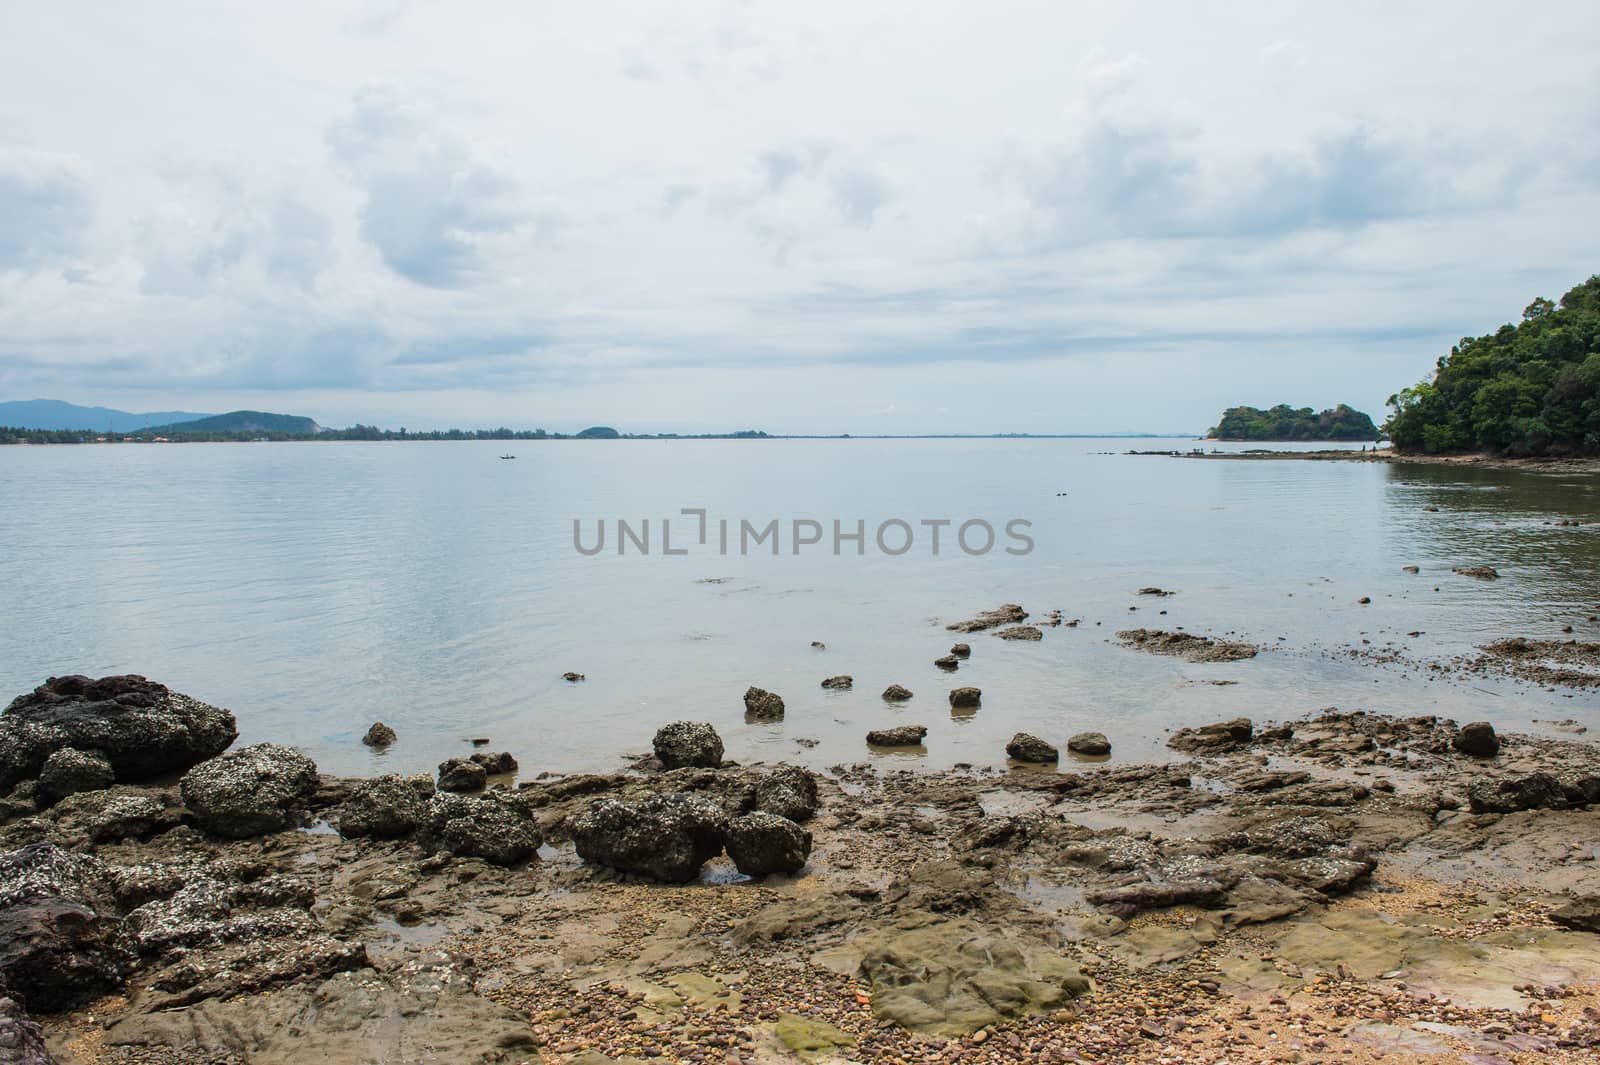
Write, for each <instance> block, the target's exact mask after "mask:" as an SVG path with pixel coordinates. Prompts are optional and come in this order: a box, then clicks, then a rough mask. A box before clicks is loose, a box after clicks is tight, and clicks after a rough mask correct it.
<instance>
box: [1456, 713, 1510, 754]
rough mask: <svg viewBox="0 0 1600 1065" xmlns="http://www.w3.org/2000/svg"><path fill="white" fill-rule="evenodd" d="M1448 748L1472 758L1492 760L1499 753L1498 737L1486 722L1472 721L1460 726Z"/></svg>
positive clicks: (1492, 727) (1491, 726)
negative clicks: (1450, 747)
mask: <svg viewBox="0 0 1600 1065" xmlns="http://www.w3.org/2000/svg"><path fill="white" fill-rule="evenodd" d="M1450 746H1452V747H1454V748H1455V749H1456V750H1458V751H1460V752H1461V753H1462V754H1467V755H1471V756H1472V757H1474V758H1493V757H1494V756H1495V755H1497V754H1499V753H1500V737H1499V736H1496V735H1495V734H1494V726H1493V725H1491V724H1489V722H1487V721H1472V722H1469V723H1467V724H1465V725H1462V726H1461V731H1459V732H1457V733H1456V734H1455V738H1454V739H1452V740H1451V741H1450Z"/></svg>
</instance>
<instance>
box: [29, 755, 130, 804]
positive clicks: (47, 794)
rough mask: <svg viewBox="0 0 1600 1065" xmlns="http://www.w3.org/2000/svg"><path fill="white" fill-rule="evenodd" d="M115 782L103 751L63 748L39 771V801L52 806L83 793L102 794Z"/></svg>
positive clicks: (46, 761) (48, 759)
mask: <svg viewBox="0 0 1600 1065" xmlns="http://www.w3.org/2000/svg"><path fill="white" fill-rule="evenodd" d="M115 781H116V773H115V772H114V771H113V770H112V768H111V762H110V761H109V760H108V759H107V758H106V756H105V755H103V754H101V753H100V752H99V751H80V750H78V749H77V748H76V747H62V748H61V749H60V750H57V751H51V752H50V757H48V758H46V759H45V760H44V766H43V767H42V768H41V769H40V770H39V798H40V800H41V801H42V802H43V803H44V804H45V805H47V806H48V805H51V804H54V803H57V802H60V801H61V800H62V799H65V798H66V797H67V796H68V795H76V794H77V793H78V792H80V791H101V790H103V789H105V788H109V787H110V786H111V785H112V784H113V783H114V782H115Z"/></svg>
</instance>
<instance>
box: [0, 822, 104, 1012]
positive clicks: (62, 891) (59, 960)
mask: <svg viewBox="0 0 1600 1065" xmlns="http://www.w3.org/2000/svg"><path fill="white" fill-rule="evenodd" d="M118 925H119V921H118V919H117V917H116V916H115V905H114V902H113V900H112V896H111V886H110V881H109V879H108V878H107V876H106V871H105V867H104V866H102V865H101V864H100V863H99V862H98V861H96V860H95V859H93V858H89V857H85V856H83V855H77V854H73V853H71V852H70V851H66V850H63V849H62V848H60V847H57V846H55V845H54V844H50V843H40V844H34V845H32V846H28V847H23V848H22V849H21V850H14V851H9V852H7V853H5V854H0V980H4V982H5V983H6V984H7V985H9V987H10V989H11V990H12V991H13V992H15V993H17V994H20V995H22V997H23V999H24V1000H25V1001H28V1002H33V1003H38V1004H45V1005H48V1007H49V1008H50V1009H52V1010H62V1009H67V1008H69V1007H71V1006H75V1005H78V1004H80V1003H82V1002H85V1001H87V1000H89V999H92V998H95V997H97V996H99V995H101V994H104V993H105V992H107V991H110V990H112V989H114V988H116V987H117V986H118V985H120V984H121V983H122V975H123V971H124V968H125V965H126V961H127V959H126V956H125V955H124V954H123V952H122V950H121V949H120V948H119V947H118V946H117V943H116V933H117V930H118Z"/></svg>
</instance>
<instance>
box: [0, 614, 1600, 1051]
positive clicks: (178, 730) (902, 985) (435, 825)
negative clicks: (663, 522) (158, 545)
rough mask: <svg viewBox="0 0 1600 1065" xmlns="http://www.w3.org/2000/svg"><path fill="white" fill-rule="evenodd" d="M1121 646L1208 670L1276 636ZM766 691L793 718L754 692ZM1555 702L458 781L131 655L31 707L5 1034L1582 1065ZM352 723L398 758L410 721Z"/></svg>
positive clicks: (1571, 796)
mask: <svg viewBox="0 0 1600 1065" xmlns="http://www.w3.org/2000/svg"><path fill="white" fill-rule="evenodd" d="M1161 591H1162V590H1161V589H1153V588H1152V589H1149V590H1148V594H1156V593H1158V592H1161ZM1026 620H1029V614H1028V612H1027V611H1026V610H1024V609H1023V608H1022V607H1021V606H1019V605H1016V604H1006V605H1004V606H1002V607H1000V608H998V609H996V610H991V611H986V612H984V613H981V614H979V615H977V616H976V617H974V618H972V619H970V620H967V621H957V622H954V623H952V624H949V625H946V626H945V628H946V630H948V631H947V632H941V633H939V636H940V637H942V639H941V640H940V646H943V644H944V643H945V642H946V641H948V640H950V639H959V640H962V641H968V642H962V643H958V644H956V645H955V647H953V648H952V653H953V654H955V655H956V656H957V657H958V658H959V659H960V660H961V661H966V660H968V659H970V658H972V657H973V656H977V657H978V658H981V657H982V656H983V654H984V651H983V647H982V641H983V640H984V639H985V638H986V637H989V636H994V637H997V638H1009V637H1007V633H1013V632H1015V631H1016V629H1017V625H1018V623H1019V622H1022V621H1026ZM1041 629H1043V630H1049V632H1050V633H1052V635H1050V636H1048V637H1046V638H1047V639H1059V638H1061V637H1060V636H1057V635H1053V634H1055V633H1063V632H1066V631H1068V629H1067V628H1066V627H1065V626H1063V625H1059V624H1057V623H1056V620H1055V619H1053V617H1051V616H1046V617H1045V618H1043V619H1040V620H1037V621H1036V623H1035V626H1034V631H1036V632H1037V631H1040V630H1041ZM1041 635H1042V633H1041ZM1117 638H1118V641H1119V643H1121V644H1122V645H1123V646H1125V647H1127V648H1128V649H1129V650H1128V653H1130V654H1140V653H1143V654H1162V655H1174V656H1177V657H1180V658H1182V659H1184V660H1185V661H1186V662H1188V663H1190V664H1191V668H1200V669H1227V668H1229V667H1230V664H1231V663H1237V662H1239V661H1241V660H1245V659H1248V658H1249V657H1251V656H1252V654H1253V653H1254V650H1255V648H1254V647H1252V646H1251V645H1248V644H1237V643H1231V642H1228V641H1222V640H1217V639H1212V638H1208V637H1202V636H1192V635H1186V634H1172V633H1160V632H1153V631H1150V630H1129V631H1126V632H1121V633H1118V634H1117ZM1502 644H1504V645H1506V646H1508V647H1510V648H1511V649H1510V651H1504V648H1502ZM1483 650H1484V652H1485V654H1486V655H1487V656H1489V657H1491V658H1493V659H1494V661H1493V662H1492V663H1489V664H1488V665H1487V666H1485V665H1483V664H1480V663H1463V664H1460V665H1457V666H1454V667H1451V668H1453V669H1454V670H1457V671H1459V672H1460V673H1461V676H1462V677H1463V679H1467V678H1471V677H1475V676H1478V675H1480V674H1481V672H1482V671H1483V670H1484V669H1485V668H1489V669H1500V668H1505V669H1508V670H1511V671H1513V672H1514V674H1516V675H1518V676H1519V677H1521V679H1522V682H1525V683H1539V684H1563V685H1573V686H1574V690H1578V689H1587V688H1589V687H1592V686H1594V685H1596V684H1600V668H1597V667H1600V644H1574V645H1572V647H1571V649H1570V651H1571V653H1570V655H1569V658H1571V660H1572V665H1571V668H1570V669H1569V671H1567V672H1564V673H1561V674H1559V675H1556V674H1550V673H1548V672H1527V673H1526V675H1525V676H1523V675H1522V674H1520V673H1516V671H1521V670H1525V669H1528V668H1532V667H1537V666H1538V664H1539V662H1540V661H1542V656H1543V655H1544V653H1545V652H1544V650H1543V649H1542V648H1541V647H1534V646H1533V645H1532V644H1530V643H1528V641H1518V640H1515V639H1513V640H1510V641H1501V643H1498V644H1494V645H1490V646H1488V647H1485V648H1484V649H1483ZM820 675H821V674H820V672H819V674H818V676H820ZM866 679H867V678H861V680H863V681H866ZM890 679H891V678H888V677H880V678H873V679H872V683H873V684H874V685H876V684H878V683H883V682H885V681H888V680H890ZM904 679H908V680H911V681H912V683H913V684H915V685H916V686H917V687H918V688H919V692H918V693H917V694H913V693H912V692H911V691H910V690H908V689H905V688H902V687H900V686H898V685H890V687H889V688H887V689H885V691H884V698H885V699H886V700H888V699H893V700H894V701H895V703H896V705H900V706H903V707H904V708H905V710H906V712H907V718H908V720H915V719H917V718H919V717H920V718H921V719H922V720H924V721H927V720H930V717H928V716H923V715H942V714H943V713H946V712H948V713H950V714H951V715H952V717H957V716H961V715H970V714H975V713H983V714H996V713H1005V712H1006V711H1005V708H1003V707H1000V706H986V705H984V703H983V699H982V693H981V692H980V691H979V690H978V689H976V688H972V687H951V686H950V685H951V684H953V683H954V681H949V682H946V683H945V684H943V685H938V686H935V687H937V688H938V690H934V691H922V690H920V689H923V688H926V687H928V685H926V684H919V683H917V682H916V681H915V678H904ZM810 682H811V683H817V679H816V678H815V677H814V678H812V679H811V681H810ZM844 682H851V683H853V682H854V678H847V677H830V678H826V679H823V680H821V683H822V685H823V686H824V687H826V686H828V685H830V684H832V685H838V684H840V683H844ZM944 688H949V691H948V697H947V695H946V692H945V691H944V690H943V689H944ZM728 698H729V700H730V702H734V701H736V700H737V699H738V698H739V695H738V693H737V691H730V692H729V693H728ZM947 701H948V703H949V707H948V709H947V708H946V706H945V703H946V702H947ZM744 706H745V712H746V715H747V718H749V719H759V720H767V721H775V720H782V719H783V717H784V714H785V708H784V701H783V699H782V696H781V694H780V693H775V692H768V691H764V690H762V689H759V688H755V687H752V688H750V689H749V690H748V691H746V692H745V693H744ZM919 707H920V708H921V709H918V708H919ZM668 716H670V715H668ZM791 717H792V715H791ZM793 723H794V724H798V725H800V727H801V728H802V729H803V727H804V725H803V722H801V721H799V720H798V719H796V720H794V721H793ZM1108 724H1109V723H1108ZM1538 724H1540V725H1541V727H1546V730H1547V731H1548V732H1554V733H1556V735H1553V736H1552V735H1532V734H1520V733H1506V734H1502V733H1498V732H1497V731H1496V730H1495V729H1494V728H1492V727H1491V726H1490V725H1489V724H1487V723H1483V722H1473V723H1467V724H1459V725H1458V724H1457V723H1456V722H1453V721H1450V720H1448V719H1446V718H1442V717H1437V716H1418V717H1393V716H1386V715H1382V714H1375V713H1367V712H1363V711H1360V710H1356V711H1341V710H1338V709H1335V708H1326V709H1322V710H1317V711H1311V712H1295V711H1293V710H1291V711H1290V712H1288V713H1287V714H1286V715H1285V716H1284V717H1283V718H1282V719H1281V720H1276V721H1272V722H1253V721H1250V720H1248V719H1244V718H1238V719H1234V720H1228V721H1219V722H1215V723H1212V724H1207V725H1201V726H1199V727H1194V728H1181V729H1176V730H1174V731H1172V732H1171V733H1170V735H1169V737H1168V741H1167V746H1168V748H1169V749H1170V751H1171V752H1172V753H1171V758H1170V760H1167V761H1157V762H1153V763H1139V764H1135V763H1129V762H1123V761H1118V760H1117V759H1116V756H1115V746H1116V744H1117V743H1118V742H1119V739H1120V738H1119V737H1118V736H1117V735H1116V734H1115V731H1114V728H1113V731H1112V734H1111V735H1110V736H1107V735H1104V734H1101V733H1084V734H1080V735H1077V736H1072V737H1070V738H1066V737H1060V738H1058V737H1054V736H1052V737H1049V738H1048V739H1047V738H1041V737H1038V736H1032V735H1027V734H1023V733H1018V734H1017V735H1016V736H1015V737H1013V738H1012V740H1011V741H1010V742H1009V743H1007V744H1006V745H1005V750H1004V752H1003V755H1002V753H1001V752H998V751H994V752H987V755H986V753H985V752H981V751H975V752H973V757H974V761H975V762H977V763H979V764H975V765H963V766H958V767H956V768H955V769H952V770H949V771H942V772H931V773H929V772H913V771H907V770H905V769H903V768H900V767H899V765H900V764H903V763H898V760H897V758H896V757H895V755H894V753H893V752H896V751H908V752H911V753H913V754H914V753H915V751H916V750H917V749H918V748H919V745H920V744H922V743H923V742H924V741H925V738H926V734H927V730H926V729H925V728H922V727H919V726H910V725H908V726H906V727H905V728H904V729H903V730H902V731H905V732H907V733H908V735H907V736H906V737H904V738H903V739H902V738H900V737H895V738H893V741H892V742H894V743H905V744H909V745H910V746H907V747H903V748H902V747H884V746H882V744H883V742H884V741H885V739H886V737H885V736H883V735H864V737H863V747H862V754H863V760H862V761H858V762H855V763H853V764H850V765H844V764H840V765H835V766H832V767H829V768H828V769H826V770H823V771H814V770H813V769H810V768H806V767H802V766H798V765H792V764H776V765H769V764H759V763H758V764H740V763H739V762H737V761H735V760H731V759H728V758H726V757H725V751H724V748H723V743H722V740H721V738H720V737H719V736H718V735H717V733H716V731H715V729H714V728H713V727H712V726H711V725H709V724H706V723H703V722H694V721H665V720H663V721H659V722H652V723H650V724H649V725H646V724H643V723H641V725H640V730H639V732H638V734H637V735H635V736H631V737H625V738H621V739H620V740H619V748H618V751H617V754H618V758H619V766H618V768H617V769H616V770H615V771H613V772H606V773H577V774H562V773H555V772H547V771H545V772H542V771H539V770H540V767H539V766H537V765H529V764H526V763H527V762H528V761H531V759H530V758H529V757H528V755H527V753H526V752H508V751H500V750H496V749H495V748H494V746H493V741H492V739H491V738H490V737H479V738H475V739H472V740H470V741H469V740H467V739H463V740H462V754H461V757H457V758H450V759H447V760H446V761H445V762H443V763H441V764H440V765H439V767H438V772H437V774H434V773H422V774H411V775H407V774H404V773H397V774H389V775H383V776H374V777H361V778H357V777H336V776H331V775H328V774H324V773H321V772H319V771H318V769H317V767H316V765H315V763H314V762H312V760H311V759H310V758H308V757H306V756H305V755H304V754H303V753H301V752H298V751H296V750H294V749H293V748H292V747H288V746H283V745H280V744H277V743H271V742H267V743H257V744H254V745H251V746H248V747H243V748H240V747H236V746H235V740H236V738H237V736H238V732H239V728H238V721H237V719H236V718H235V716H234V714H233V712H232V711H229V710H226V709H223V708H220V707H216V706H212V705H210V704H207V703H204V702H201V701H199V700H197V699H194V698H192V697H189V696H186V695H183V694H181V693H178V692H175V691H172V690H170V689H169V688H167V687H166V686H165V685H162V684H160V683H157V682H155V681H150V680H146V679H145V678H143V677H137V676H114V677H102V678H99V679H92V678H89V677H82V676H71V677H57V678H51V679H49V680H47V681H46V682H45V683H43V684H41V685H40V686H39V687H38V688H36V689H35V690H33V691H32V692H27V693H24V694H22V695H20V696H18V697H17V698H16V699H15V700H13V701H12V703H11V704H10V705H9V706H8V707H7V708H6V709H5V711H4V713H0V793H4V796H5V797H4V798H3V799H0V901H3V903H4V905H3V906H0V933H3V934H0V1034H3V1035H4V1036H5V1037H6V1038H7V1039H8V1040H9V1042H6V1043H3V1044H0V1045H4V1046H7V1047H11V1048H13V1049H16V1048H21V1050H22V1051H24V1052H28V1053H29V1054H30V1055H31V1056H25V1057H23V1058H22V1059H21V1060H22V1061H24V1062H26V1063H27V1065H47V1063H50V1062H52V1061H53V1062H54V1063H55V1065H145V1063H157V1062H159V1063H163V1065H217V1063H226V1065H248V1063H265V1065H287V1063H290V1062H299V1061H310V1060H319V1061H325V1062H327V1063H328V1065H359V1063H367V1062H373V1061H411V1060H420V1057H419V1054H421V1051H422V1050H423V1049H425V1048H430V1047H434V1048H437V1047H445V1046H448V1047H451V1048H453V1056H452V1059H451V1060H453V1061H457V1062H461V1063H463V1065H531V1063H534V1062H540V1063H548V1065H633V1063H636V1062H638V1061H642V1060H657V1061H662V1062H669V1063H674V1065H735V1063H737V1065H781V1063H804V1062H829V1061H834V1062H838V1061H843V1062H863V1063H872V1065H877V1063H884V1065H888V1063H902V1065H906V1063H914V1062H915V1063H925V1065H935V1063H938V1065H943V1063H956V1062H959V1063H962V1065H1010V1063H1015V1062H1018V1061H1030V1062H1032V1061H1038V1062H1046V1063H1052V1065H1061V1063H1069V1062H1083V1061H1106V1062H1116V1063H1118V1065H1124V1063H1148V1065H1159V1063H1162V1062H1171V1061H1183V1062H1186V1063H1219V1065H1220V1063H1222V1062H1283V1061H1311V1062H1315V1061H1341V1062H1353V1063H1357V1065H1375V1063H1378V1062H1382V1061H1386V1060H1392V1059H1393V1058H1394V1056H1396V1055H1408V1054H1423V1055H1429V1058H1428V1060H1437V1061H1465V1062H1479V1061H1485V1062H1486V1061H1489V1060H1505V1061H1509V1060H1511V1059H1513V1058H1515V1060H1518V1061H1522V1060H1524V1055H1535V1056H1536V1059H1537V1060H1538V1061H1541V1062H1546V1063H1549V1065H1577V1063H1580V1062H1590V1061H1593V1060H1594V1058H1593V1055H1594V1053H1595V1048H1596V1047H1600V935H1597V934H1596V933H1597V932H1600V837H1597V834H1596V832H1595V818H1596V817H1597V813H1596V810H1597V809H1600V747H1597V745H1596V744H1594V743H1593V742H1591V741H1588V740H1586V739H1584V738H1583V733H1584V731H1585V730H1584V728H1583V727H1582V726H1581V725H1580V724H1579V723H1577V722H1573V721H1565V722H1544V723H1538ZM657 725H659V728H658V729H657V730H656V731H655V734H654V738H653V740H652V739H651V737H650V729H651V728H653V727H655V726H657ZM1063 740H1064V742H1062V741H1063ZM351 742H356V741H355V740H352V741H351ZM360 742H363V743H366V744H367V745H368V746H370V747H373V748H374V749H375V750H381V751H383V752H386V755H385V756H386V757H388V758H391V759H394V760H396V761H398V762H401V763H404V760H405V759H404V752H405V745H406V736H405V735H404V734H403V731H402V732H401V733H397V732H396V730H394V729H392V728H389V727H388V726H387V725H384V724H383V723H381V722H379V723H374V724H373V726H372V727H371V729H369V730H368V731H367V734H366V736H365V737H364V738H363V739H362V740H361V741H360ZM874 743H877V744H878V746H873V744H874ZM1058 743H1060V745H1061V746H1060V747H1058V746H1057V744H1058ZM621 744H626V745H628V747H631V748H633V749H636V750H637V749H640V748H644V747H645V746H646V745H647V744H648V746H649V749H650V753H643V754H636V755H625V754H624V751H625V750H626V749H627V748H626V747H622V746H620V745H621ZM519 755H520V756H521V757H520V760H522V761H523V762H524V764H522V765H519V764H518V763H519ZM874 756H875V757H874ZM984 762H991V763H993V764H992V765H984V764H982V763H984ZM410 768H415V767H410ZM25 1008H26V1009H27V1010H31V1012H32V1014H33V1017H32V1018H31V1019H30V1018H29V1016H28V1014H27V1013H26V1012H24V1009H25ZM1497 1055H1498V1056H1497ZM1527 1060H1534V1059H1533V1058H1528V1059H1527Z"/></svg>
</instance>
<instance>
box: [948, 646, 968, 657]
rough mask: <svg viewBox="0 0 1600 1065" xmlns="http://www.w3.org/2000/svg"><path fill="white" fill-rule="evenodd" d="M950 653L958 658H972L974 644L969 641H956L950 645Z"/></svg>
mask: <svg viewBox="0 0 1600 1065" xmlns="http://www.w3.org/2000/svg"><path fill="white" fill-rule="evenodd" d="M950 653H951V654H952V655H954V656H955V657H957V658H971V657H972V645H971V644H969V643H954V644H951V645H950Z"/></svg>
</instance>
